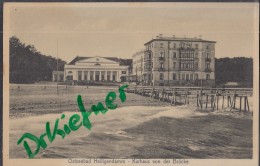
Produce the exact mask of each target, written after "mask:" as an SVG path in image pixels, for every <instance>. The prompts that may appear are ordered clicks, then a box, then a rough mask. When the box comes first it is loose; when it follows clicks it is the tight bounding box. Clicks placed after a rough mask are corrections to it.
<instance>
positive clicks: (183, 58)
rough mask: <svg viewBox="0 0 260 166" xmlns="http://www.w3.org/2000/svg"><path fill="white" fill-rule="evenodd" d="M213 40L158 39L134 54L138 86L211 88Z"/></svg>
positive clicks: (134, 74) (161, 37) (213, 64)
mask: <svg viewBox="0 0 260 166" xmlns="http://www.w3.org/2000/svg"><path fill="white" fill-rule="evenodd" d="M215 43H216V42H215V41H208V40H202V39H198V38H176V37H175V36H173V37H163V36H162V35H160V36H157V37H156V38H155V39H152V40H150V41H148V42H146V43H145V44H144V46H145V48H144V49H143V50H140V51H138V52H136V53H135V54H134V55H133V70H132V74H133V76H136V78H137V82H138V84H142V85H155V86H157V85H160V86H172V85H175V86H190V85H193V86H201V85H202V86H207V85H209V86H211V85H214V84H215Z"/></svg>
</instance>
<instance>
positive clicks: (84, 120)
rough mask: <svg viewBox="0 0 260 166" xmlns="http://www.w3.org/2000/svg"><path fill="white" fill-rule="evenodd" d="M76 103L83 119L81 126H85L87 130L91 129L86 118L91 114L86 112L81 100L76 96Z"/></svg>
mask: <svg viewBox="0 0 260 166" xmlns="http://www.w3.org/2000/svg"><path fill="white" fill-rule="evenodd" d="M77 101H78V107H79V110H80V112H81V114H82V117H83V120H82V121H83V126H85V127H86V128H87V129H89V130H90V129H91V127H92V124H91V123H90V121H89V119H88V117H89V116H90V115H91V112H90V111H86V110H85V107H84V105H83V103H82V98H81V96H80V95H78V98H77Z"/></svg>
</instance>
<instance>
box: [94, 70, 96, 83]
mask: <svg viewBox="0 0 260 166" xmlns="http://www.w3.org/2000/svg"><path fill="white" fill-rule="evenodd" d="M93 77H94V78H93V80H94V81H96V71H95V70H94V76H93Z"/></svg>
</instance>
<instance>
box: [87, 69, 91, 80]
mask: <svg viewBox="0 0 260 166" xmlns="http://www.w3.org/2000/svg"><path fill="white" fill-rule="evenodd" d="M87 79H88V81H89V80H90V71H87Z"/></svg>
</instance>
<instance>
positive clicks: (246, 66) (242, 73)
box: [215, 57, 253, 86]
mask: <svg viewBox="0 0 260 166" xmlns="http://www.w3.org/2000/svg"><path fill="white" fill-rule="evenodd" d="M215 78H216V84H217V85H218V84H224V83H226V82H239V83H240V84H242V85H244V86H252V85H253V59H252V58H246V57H235V58H220V59H215Z"/></svg>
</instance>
